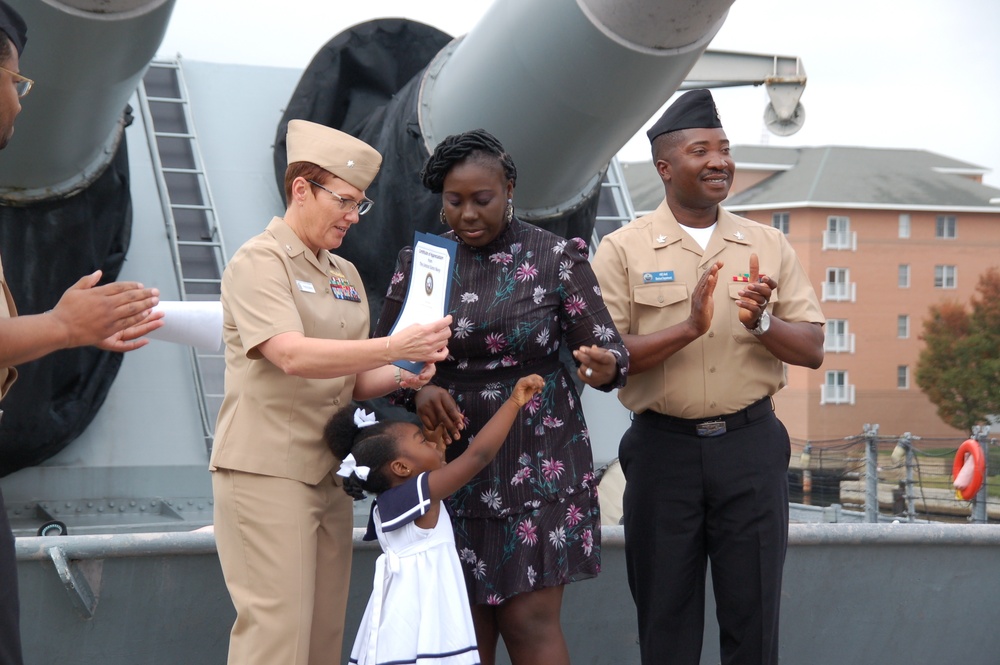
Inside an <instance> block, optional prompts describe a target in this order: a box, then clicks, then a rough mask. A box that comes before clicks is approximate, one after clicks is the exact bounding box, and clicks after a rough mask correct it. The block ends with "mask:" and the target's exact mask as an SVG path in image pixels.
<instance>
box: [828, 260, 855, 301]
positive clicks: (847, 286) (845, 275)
mask: <svg viewBox="0 0 1000 665" xmlns="http://www.w3.org/2000/svg"><path fill="white" fill-rule="evenodd" d="M830 277H834V279H833V281H831V280H830ZM857 295H858V294H857V284H855V283H854V282H852V281H851V269H850V268H827V269H826V281H825V282H823V295H822V298H823V301H824V302H826V301H831V302H854V301H855V300H857Z"/></svg>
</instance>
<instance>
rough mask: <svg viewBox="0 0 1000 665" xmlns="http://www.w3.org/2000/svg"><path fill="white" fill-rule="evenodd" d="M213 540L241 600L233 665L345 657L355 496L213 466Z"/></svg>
mask: <svg viewBox="0 0 1000 665" xmlns="http://www.w3.org/2000/svg"><path fill="white" fill-rule="evenodd" d="M212 489H213V491H214V495H215V539H216V545H217V547H218V551H219V560H220V562H221V563H222V572H223V575H224V576H225V579H226V586H227V587H228V588H229V594H230V596H231V597H232V600H233V605H235V607H236V623H235V624H234V625H233V630H232V632H231V634H230V640H229V660H228V663H229V665H276V664H278V663H280V664H281V665H319V664H320V663H322V664H323V665H329V663H332V662H339V661H340V658H341V650H342V645H343V639H344V616H345V614H346V610H347V592H348V587H349V585H350V576H351V554H352V549H353V547H352V545H353V542H352V528H353V508H352V500H351V497H350V496H348V495H347V494H346V493H345V492H344V490H343V488H342V487H340V486H338V485H334V483H333V476H332V474H328V475H327V476H326V477H325V478H324V479H323V480H322V481H321V482H320V483H319V484H318V485H316V486H311V485H307V484H305V483H302V482H299V481H297V480H289V479H287V478H276V477H272V476H263V475H258V474H253V473H244V472H241V471H232V470H229V469H217V470H215V471H213V472H212Z"/></svg>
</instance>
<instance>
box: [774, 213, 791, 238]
mask: <svg viewBox="0 0 1000 665" xmlns="http://www.w3.org/2000/svg"><path fill="white" fill-rule="evenodd" d="M791 217H792V215H791V213H788V212H774V213H771V226H773V227H774V228H776V229H778V230H779V231H781V232H782V233H784V234H785V235H786V236H787V235H788V229H789V228H791Z"/></svg>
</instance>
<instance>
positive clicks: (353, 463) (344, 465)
mask: <svg viewBox="0 0 1000 665" xmlns="http://www.w3.org/2000/svg"><path fill="white" fill-rule="evenodd" d="M358 410H359V411H360V409H358ZM369 471H371V469H370V468H368V467H367V466H359V465H358V460H356V459H354V455H353V454H351V453H348V454H347V457H345V458H344V461H343V462H341V463H340V468H339V469H337V475H338V476H343V477H344V478H350V477H351V474H352V473H353V474H354V475H356V476H357V477H358V478H360V479H361V480H368V472H369Z"/></svg>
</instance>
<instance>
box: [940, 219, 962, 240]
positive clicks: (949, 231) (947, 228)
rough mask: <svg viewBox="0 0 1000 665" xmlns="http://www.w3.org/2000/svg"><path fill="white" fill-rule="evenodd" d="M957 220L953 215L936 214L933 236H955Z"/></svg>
mask: <svg viewBox="0 0 1000 665" xmlns="http://www.w3.org/2000/svg"><path fill="white" fill-rule="evenodd" d="M957 231H958V222H957V221H955V216H954V215H938V218H937V227H936V230H935V232H934V236H935V237H937V238H955V237H957V235H958V233H957Z"/></svg>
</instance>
